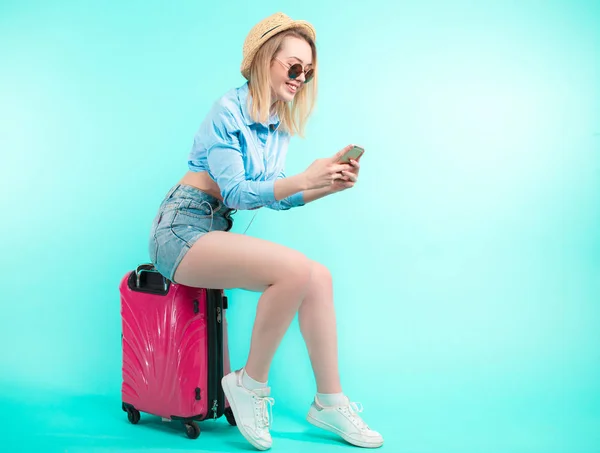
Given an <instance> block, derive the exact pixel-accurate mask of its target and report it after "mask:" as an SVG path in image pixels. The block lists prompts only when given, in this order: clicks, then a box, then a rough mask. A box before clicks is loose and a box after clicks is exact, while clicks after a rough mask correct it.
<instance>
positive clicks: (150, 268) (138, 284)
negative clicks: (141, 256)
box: [130, 264, 169, 294]
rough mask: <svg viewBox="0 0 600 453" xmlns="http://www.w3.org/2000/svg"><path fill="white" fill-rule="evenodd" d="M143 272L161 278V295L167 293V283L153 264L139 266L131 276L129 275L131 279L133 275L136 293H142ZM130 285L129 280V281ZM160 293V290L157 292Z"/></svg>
mask: <svg viewBox="0 0 600 453" xmlns="http://www.w3.org/2000/svg"><path fill="white" fill-rule="evenodd" d="M144 272H147V273H154V274H158V275H160V276H161V280H162V284H163V293H164V294H166V293H167V292H168V291H169V281H168V280H167V279H166V278H164V276H162V275H161V274H160V273H159V272H158V271H157V270H156V268H155V267H154V265H153V264H140V265H139V266H138V267H137V268H136V269H135V271H134V272H132V274H133V275H131V277H133V276H134V275H135V279H134V280H135V289H136V290H138V291H144V288H143V287H142V274H143V273H144ZM130 283H133V282H131V279H130ZM146 291H148V289H146ZM158 291H160V290H158ZM148 292H156V290H150V291H148Z"/></svg>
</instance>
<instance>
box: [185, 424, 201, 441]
mask: <svg viewBox="0 0 600 453" xmlns="http://www.w3.org/2000/svg"><path fill="white" fill-rule="evenodd" d="M185 432H186V433H187V436H188V437H189V438H190V439H197V438H198V436H199V435H200V427H199V426H198V423H196V422H187V423H185Z"/></svg>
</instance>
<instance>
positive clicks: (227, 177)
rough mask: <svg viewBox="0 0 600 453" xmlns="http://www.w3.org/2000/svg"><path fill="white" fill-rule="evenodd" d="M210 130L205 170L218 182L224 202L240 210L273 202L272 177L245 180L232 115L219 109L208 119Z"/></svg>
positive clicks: (273, 182) (242, 161)
mask: <svg viewBox="0 0 600 453" xmlns="http://www.w3.org/2000/svg"><path fill="white" fill-rule="evenodd" d="M210 132H211V134H210V135H211V141H210V143H209V145H208V146H207V161H208V167H209V173H210V176H211V177H212V178H213V179H214V180H215V181H216V182H217V184H218V185H219V189H220V191H221V196H222V197H223V202H224V203H225V205H226V206H228V207H229V208H231V209H240V210H242V209H255V208H259V207H262V206H267V205H270V204H273V203H277V200H276V199H275V193H274V186H275V181H274V180H271V181H252V180H248V179H246V171H245V168H244V159H243V155H242V151H241V146H240V142H239V139H238V130H237V129H236V127H235V123H234V121H233V117H231V115H230V114H228V112H223V113H222V114H221V115H219V117H218V118H215V120H213V121H212V130H211V131H210ZM282 201H283V200H282Z"/></svg>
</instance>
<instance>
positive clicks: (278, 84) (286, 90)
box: [271, 36, 312, 102]
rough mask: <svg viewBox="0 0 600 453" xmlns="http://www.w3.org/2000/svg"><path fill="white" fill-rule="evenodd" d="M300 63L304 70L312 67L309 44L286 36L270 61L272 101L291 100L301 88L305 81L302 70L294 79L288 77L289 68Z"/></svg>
mask: <svg viewBox="0 0 600 453" xmlns="http://www.w3.org/2000/svg"><path fill="white" fill-rule="evenodd" d="M296 63H300V64H301V65H302V67H303V68H304V71H308V70H309V69H311V68H312V50H311V48H310V45H309V44H308V43H307V42H306V41H305V40H304V39H301V38H296V37H295V36H287V37H286V38H285V39H284V41H283V44H282V46H281V50H280V51H279V52H278V53H277V54H276V55H275V58H274V60H273V61H272V63H271V90H272V93H273V102H275V101H283V102H291V101H293V100H294V96H295V95H296V93H297V92H298V91H299V90H300V89H301V87H302V85H303V84H304V81H305V77H306V76H305V74H304V72H303V73H301V74H300V75H299V76H298V77H296V78H295V79H290V77H289V75H288V71H289V68H290V67H291V66H292V65H293V64H296Z"/></svg>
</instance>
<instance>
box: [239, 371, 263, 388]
mask: <svg viewBox="0 0 600 453" xmlns="http://www.w3.org/2000/svg"><path fill="white" fill-rule="evenodd" d="M267 382H268V381H267V380H265V382H261V381H258V380H256V379H254V378H252V377H251V376H250V375H248V373H247V372H246V369H245V368H242V385H243V386H244V387H245V388H247V389H248V390H258V389H262V388H266V387H267Z"/></svg>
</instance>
